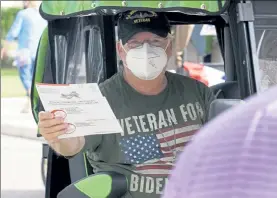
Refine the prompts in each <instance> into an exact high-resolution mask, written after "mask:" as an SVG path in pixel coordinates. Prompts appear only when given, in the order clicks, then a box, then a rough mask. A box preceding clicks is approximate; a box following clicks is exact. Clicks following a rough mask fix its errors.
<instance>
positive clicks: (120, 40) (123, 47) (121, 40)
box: [120, 39, 127, 54]
mask: <svg viewBox="0 0 277 198" xmlns="http://www.w3.org/2000/svg"><path fill="white" fill-rule="evenodd" d="M120 45H121V46H122V48H123V50H124V52H126V54H127V51H126V49H125V47H124V46H123V43H122V40H121V39H120Z"/></svg>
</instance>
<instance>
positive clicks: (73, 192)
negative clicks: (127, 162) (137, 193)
mask: <svg viewBox="0 0 277 198" xmlns="http://www.w3.org/2000/svg"><path fill="white" fill-rule="evenodd" d="M127 190H128V181H127V178H126V177H125V176H124V175H122V174H120V173H116V172H101V173H98V174H94V175H91V176H89V177H86V178H84V179H81V180H79V181H77V182H75V183H72V184H71V185H69V186H67V187H66V188H65V189H63V190H62V191H61V192H60V193H59V194H58V196H57V198H88V197H89V198H95V197H103V198H104V197H109V198H119V197H122V196H124V195H125V194H126V192H127Z"/></svg>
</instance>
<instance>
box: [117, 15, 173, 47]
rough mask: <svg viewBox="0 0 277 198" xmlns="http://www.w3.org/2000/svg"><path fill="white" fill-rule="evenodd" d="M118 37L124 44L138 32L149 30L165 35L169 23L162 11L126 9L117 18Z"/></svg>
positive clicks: (168, 28)
mask: <svg viewBox="0 0 277 198" xmlns="http://www.w3.org/2000/svg"><path fill="white" fill-rule="evenodd" d="M117 26H118V38H119V39H121V40H122V44H123V45H124V44H125V43H126V42H127V41H128V40H129V39H130V38H131V37H132V36H134V35H135V34H137V33H139V32H151V33H153V34H156V35H158V36H160V37H164V38H165V37H167V35H168V33H170V25H169V21H168V19H167V17H166V16H165V14H164V13H160V12H153V11H137V10H133V11H127V12H123V13H121V15H120V16H119V18H118V23H117Z"/></svg>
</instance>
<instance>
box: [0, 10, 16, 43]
mask: <svg viewBox="0 0 277 198" xmlns="http://www.w3.org/2000/svg"><path fill="white" fill-rule="evenodd" d="M19 10H21V8H1V39H3V38H5V37H6V35H7V33H8V31H9V29H10V27H11V26H12V24H13V21H14V19H15V16H16V14H17V12H18V11H19Z"/></svg>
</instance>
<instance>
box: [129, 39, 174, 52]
mask: <svg viewBox="0 0 277 198" xmlns="http://www.w3.org/2000/svg"><path fill="white" fill-rule="evenodd" d="M168 42H169V41H168V38H154V39H149V40H144V41H137V40H130V41H128V42H127V43H126V46H127V49H128V50H131V49H139V48H142V47H143V44H144V43H148V44H149V45H150V46H151V47H161V48H163V49H165V48H166V47H167V45H168Z"/></svg>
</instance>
